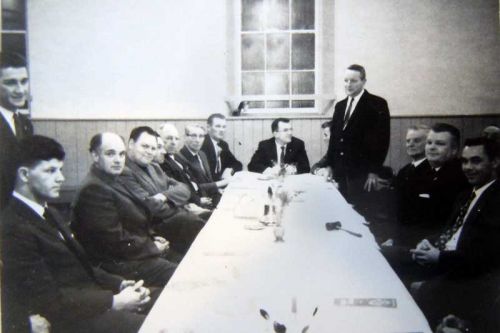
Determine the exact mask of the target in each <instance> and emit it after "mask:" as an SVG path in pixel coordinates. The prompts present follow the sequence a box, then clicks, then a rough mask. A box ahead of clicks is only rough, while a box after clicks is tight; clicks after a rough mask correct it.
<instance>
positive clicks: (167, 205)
mask: <svg viewBox="0 0 500 333" xmlns="http://www.w3.org/2000/svg"><path fill="white" fill-rule="evenodd" d="M156 135H157V133H156V132H155V131H154V130H153V129H152V128H151V127H148V126H140V127H136V128H134V129H133V130H132V131H131V132H130V139H129V142H128V150H127V159H126V161H125V168H124V170H123V172H122V173H121V175H120V180H121V181H122V182H123V184H124V185H125V187H126V188H127V189H128V190H129V191H130V192H131V193H132V194H133V195H134V196H135V197H136V199H137V200H139V201H141V202H142V203H143V204H144V205H145V206H147V207H148V209H149V212H150V213H151V215H152V218H153V223H154V226H153V227H154V229H155V230H156V231H157V232H158V233H160V235H162V236H163V237H165V238H167V239H168V240H169V241H170V243H171V245H172V248H173V249H174V250H175V251H177V252H179V253H186V252H187V250H188V249H189V247H190V246H191V243H192V242H193V240H194V239H195V238H196V236H197V235H198V232H199V231H200V230H201V229H202V228H203V226H204V225H205V220H203V219H202V218H201V217H199V216H197V215H195V214H194V212H196V213H198V214H200V215H202V213H204V212H205V210H202V209H201V208H200V207H198V209H195V208H193V206H192V205H188V200H189V198H190V196H191V192H190V191H189V188H188V186H186V185H185V184H183V183H182V182H178V181H177V180H175V179H173V178H169V177H168V176H167V175H166V174H165V173H164V172H163V170H162V169H161V167H160V166H159V165H158V164H156V163H153V160H154V158H155V156H156V149H157V144H158V143H157V142H158V141H157V137H156ZM203 216H204V215H203Z"/></svg>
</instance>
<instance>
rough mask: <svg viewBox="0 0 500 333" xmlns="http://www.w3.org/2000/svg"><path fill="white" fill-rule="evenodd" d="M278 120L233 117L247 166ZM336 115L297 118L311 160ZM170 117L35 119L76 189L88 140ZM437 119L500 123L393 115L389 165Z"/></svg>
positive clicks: (470, 131)
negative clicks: (412, 134)
mask: <svg viewBox="0 0 500 333" xmlns="http://www.w3.org/2000/svg"><path fill="white" fill-rule="evenodd" d="M272 119H273V118H270V117H260V118H253V117H252V118H250V117H249V118H246V117H239V118H228V128H227V133H226V140H227V142H228V143H229V146H230V148H231V150H232V151H233V153H234V154H235V156H236V157H237V158H238V159H239V160H240V161H241V162H242V163H243V164H244V165H245V167H246V165H247V164H248V162H249V161H250V158H251V156H252V154H253V152H254V151H255V149H256V148H257V144H258V142H259V141H261V140H263V139H266V138H269V137H270V136H271V122H272ZM327 120H330V117H320V116H310V117H304V116H300V117H296V118H292V122H293V129H294V135H295V136H296V137H298V138H301V139H302V140H304V141H305V143H306V149H307V153H308V156H309V159H310V162H311V164H312V163H314V162H316V161H318V160H319V159H320V158H321V157H322V156H323V155H324V154H325V153H326V149H327V146H326V144H325V143H324V142H323V140H322V138H321V129H320V126H321V124H322V123H323V122H324V121H327ZM165 121H166V120H46V119H36V120H34V121H33V123H34V126H35V132H36V133H37V134H42V135H47V136H50V137H53V138H56V139H57V140H58V141H59V142H61V144H62V145H63V146H64V148H65V150H66V163H65V166H64V174H65V176H66V182H65V187H66V188H68V189H74V188H76V187H77V186H78V184H79V183H80V182H81V181H82V179H83V178H84V177H85V175H86V174H87V172H88V170H89V166H90V163H91V162H90V155H89V152H88V144H89V141H90V138H91V137H92V136H93V135H94V134H96V133H99V132H104V131H111V132H115V133H118V134H120V135H122V136H123V137H124V138H125V139H127V138H128V135H129V133H130V131H131V130H132V129H133V128H134V127H136V126H142V125H147V126H151V127H152V128H153V129H157V128H158V127H159V125H160V124H162V123H163V122H165ZM169 122H171V123H173V124H174V125H176V126H177V128H178V129H179V133H180V134H181V138H182V137H183V136H184V128H185V126H186V125H188V124H205V119H176V120H171V121H169ZM436 122H446V123H450V124H452V125H454V126H456V127H457V128H459V129H460V131H461V132H462V135H463V137H471V136H478V135H480V133H481V131H482V129H483V128H484V127H486V126H488V125H492V124H496V125H497V126H499V125H500V115H488V116H461V117H457V116H453V117H451V116H450V117H392V118H391V146H390V149H389V154H388V155H387V159H386V165H389V166H391V167H392V168H393V169H394V170H395V171H396V170H398V169H399V168H400V167H401V166H403V165H404V164H406V163H408V157H407V156H406V153H405V148H404V138H405V135H406V129H407V128H408V127H409V126H411V125H415V124H419V123H421V124H427V125H432V124H433V123H436Z"/></svg>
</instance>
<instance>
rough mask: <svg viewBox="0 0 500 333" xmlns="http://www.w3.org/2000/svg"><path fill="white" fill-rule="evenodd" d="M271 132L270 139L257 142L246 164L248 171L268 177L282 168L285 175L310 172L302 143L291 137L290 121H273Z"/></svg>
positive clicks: (279, 119)
mask: <svg viewBox="0 0 500 333" xmlns="http://www.w3.org/2000/svg"><path fill="white" fill-rule="evenodd" d="M271 131H272V133H273V137H272V138H270V139H268V140H264V141H261V142H259V146H258V148H257V150H256V151H255V153H254V154H253V156H252V159H251V160H250V163H249V164H248V171H252V172H258V173H263V174H269V175H272V174H278V173H279V171H280V169H283V168H284V169H285V170H286V173H287V174H295V173H299V174H301V173H308V172H310V170H311V169H310V167H309V159H308V158H307V153H306V149H305V146H304V141H302V140H300V139H298V138H296V137H294V136H293V129H292V124H291V123H290V120H289V119H287V118H278V119H275V120H273V122H272V123H271Z"/></svg>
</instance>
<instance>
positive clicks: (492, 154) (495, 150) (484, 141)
mask: <svg viewBox="0 0 500 333" xmlns="http://www.w3.org/2000/svg"><path fill="white" fill-rule="evenodd" d="M466 146H467V147H473V146H483V147H484V152H485V153H486V156H488V159H489V160H490V161H493V160H494V159H495V158H498V157H499V147H498V143H497V142H496V141H495V140H492V139H489V138H485V137H477V138H468V139H466V140H465V143H464V147H466Z"/></svg>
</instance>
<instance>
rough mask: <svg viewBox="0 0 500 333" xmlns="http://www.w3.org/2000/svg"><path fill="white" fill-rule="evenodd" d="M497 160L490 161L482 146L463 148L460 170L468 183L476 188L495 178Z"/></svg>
mask: <svg viewBox="0 0 500 333" xmlns="http://www.w3.org/2000/svg"><path fill="white" fill-rule="evenodd" d="M497 166H498V160H494V161H490V159H489V158H488V155H486V152H485V151H484V146H482V145H479V146H465V147H464V150H463V152H462V170H463V172H464V175H465V177H467V180H468V181H469V183H470V184H471V185H472V186H474V187H476V188H478V187H481V186H483V185H485V184H486V183H488V182H489V181H491V180H493V179H494V178H495V168H496V167H497Z"/></svg>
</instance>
